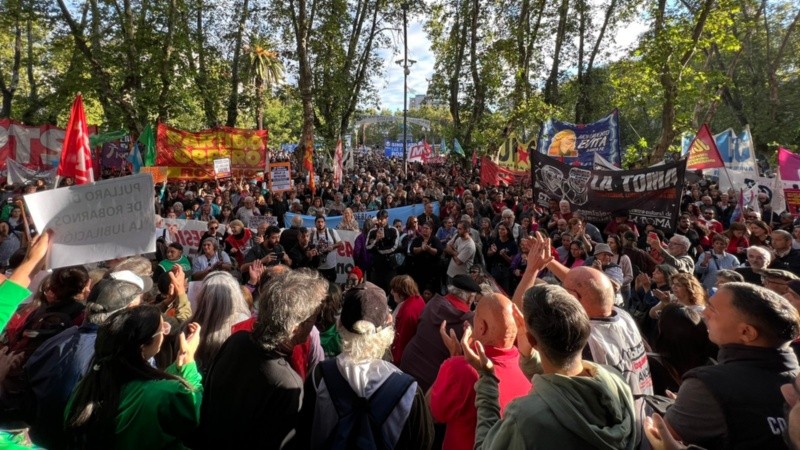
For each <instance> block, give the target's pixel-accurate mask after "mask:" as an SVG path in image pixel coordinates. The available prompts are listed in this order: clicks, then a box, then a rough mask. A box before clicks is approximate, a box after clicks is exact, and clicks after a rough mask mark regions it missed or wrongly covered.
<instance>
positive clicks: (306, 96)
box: [289, 0, 316, 170]
mask: <svg viewBox="0 0 800 450" xmlns="http://www.w3.org/2000/svg"><path fill="white" fill-rule="evenodd" d="M307 6H308V5H307V4H306V0H290V1H289V10H290V13H291V17H292V28H293V30H294V34H295V41H296V50H297V61H298V72H299V73H298V78H297V84H298V87H299V88H300V101H301V103H302V105H303V130H302V131H301V133H300V135H301V137H300V141H301V144H302V146H301V147H300V148H299V150H300V151H295V158H297V159H298V161H297V162H298V167H300V168H302V167H303V165H302V160H303V155H304V153H305V149H306V148H311V149H312V151H313V148H314V103H313V101H314V95H313V90H312V86H313V85H312V83H313V81H314V80H313V79H312V76H311V65H310V62H309V58H308V56H309V55H308V39H309V35H310V33H311V26H312V23H313V17H314V10H315V7H316V0H312V3H311V11H308V8H307ZM301 170H302V169H301Z"/></svg>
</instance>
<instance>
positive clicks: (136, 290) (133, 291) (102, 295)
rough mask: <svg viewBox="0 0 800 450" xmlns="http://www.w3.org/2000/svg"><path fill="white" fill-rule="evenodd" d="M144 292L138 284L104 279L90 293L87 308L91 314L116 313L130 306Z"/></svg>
mask: <svg viewBox="0 0 800 450" xmlns="http://www.w3.org/2000/svg"><path fill="white" fill-rule="evenodd" d="M142 292H143V291H142V288H141V287H139V285H137V284H136V283H132V282H130V281H125V280H117V279H114V278H104V279H102V280H100V282H98V283H97V284H96V285H94V287H93V288H92V291H91V292H89V297H88V298H87V299H86V308H87V309H88V311H89V313H90V314H101V313H110V312H114V311H117V310H120V309H122V308H125V307H126V306H128V305H130V303H131V302H132V301H134V300H136V299H137V298H138V297H139V296H140V295H142Z"/></svg>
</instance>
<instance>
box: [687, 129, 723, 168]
mask: <svg viewBox="0 0 800 450" xmlns="http://www.w3.org/2000/svg"><path fill="white" fill-rule="evenodd" d="M687 159H688V161H687V162H686V168H687V169H691V170H694V169H713V168H716V167H725V163H724V162H722V156H720V154H719V150H718V149H717V144H716V143H715V142H714V137H713V136H711V130H710V129H709V128H708V125H706V124H703V125H701V126H700V129H699V130H698V131H697V136H695V138H694V140H692V143H691V145H689V157H688V158H687Z"/></svg>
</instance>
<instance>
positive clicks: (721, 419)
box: [666, 283, 800, 450]
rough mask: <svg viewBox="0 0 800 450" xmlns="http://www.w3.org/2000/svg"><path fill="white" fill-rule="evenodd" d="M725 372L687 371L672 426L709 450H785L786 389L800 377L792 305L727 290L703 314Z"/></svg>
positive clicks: (763, 292) (738, 288) (744, 288)
mask: <svg viewBox="0 0 800 450" xmlns="http://www.w3.org/2000/svg"><path fill="white" fill-rule="evenodd" d="M703 315H704V318H705V321H706V325H707V326H708V337H709V339H710V340H711V341H712V342H714V343H715V344H717V345H719V348H720V350H719V356H718V360H719V365H716V366H704V367H699V368H696V369H693V370H690V371H689V372H687V373H686V374H685V375H684V377H683V383H682V384H681V388H680V390H679V391H678V398H677V400H676V402H675V405H673V406H672V407H671V408H670V409H669V410H667V415H666V418H667V421H668V422H669V423H670V424H671V425H672V428H673V429H674V430H675V432H676V434H677V437H678V438H679V439H682V440H683V441H684V443H691V444H696V445H699V446H702V447H704V448H707V449H709V450H710V449H715V448H731V447H734V446H735V447H736V448H738V449H765V448H769V449H780V448H786V444H785V443H784V441H783V438H782V432H783V430H784V429H785V428H786V421H785V419H784V404H785V403H784V400H783V396H782V395H781V390H780V388H781V386H782V385H784V384H786V383H791V382H793V380H794V379H795V377H796V376H797V375H798V373H799V372H800V367H798V363H797V357H796V356H795V354H794V352H793V351H792V350H791V348H790V347H789V344H790V343H791V342H792V341H793V340H795V339H796V338H797V337H798V335H800V316H798V312H797V310H796V309H795V308H794V307H793V306H792V305H791V304H790V303H789V301H788V300H786V299H785V298H783V297H781V296H780V295H778V294H776V293H774V292H772V291H770V290H768V289H765V288H762V287H759V286H755V285H753V284H750V283H727V284H725V285H723V286H721V287H720V288H719V290H718V291H717V293H716V294H714V296H713V297H711V299H709V301H708V306H707V307H706V309H705V311H704V312H703Z"/></svg>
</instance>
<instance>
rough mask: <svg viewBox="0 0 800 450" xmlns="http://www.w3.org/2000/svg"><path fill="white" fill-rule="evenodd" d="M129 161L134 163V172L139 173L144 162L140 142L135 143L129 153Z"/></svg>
mask: <svg viewBox="0 0 800 450" xmlns="http://www.w3.org/2000/svg"><path fill="white" fill-rule="evenodd" d="M128 161H129V162H130V163H131V164H132V165H133V173H139V170H141V168H142V166H143V165H144V162H143V161H142V152H140V151H139V143H138V142H137V143H135V144H134V145H133V150H131V152H130V153H129V154H128Z"/></svg>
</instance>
